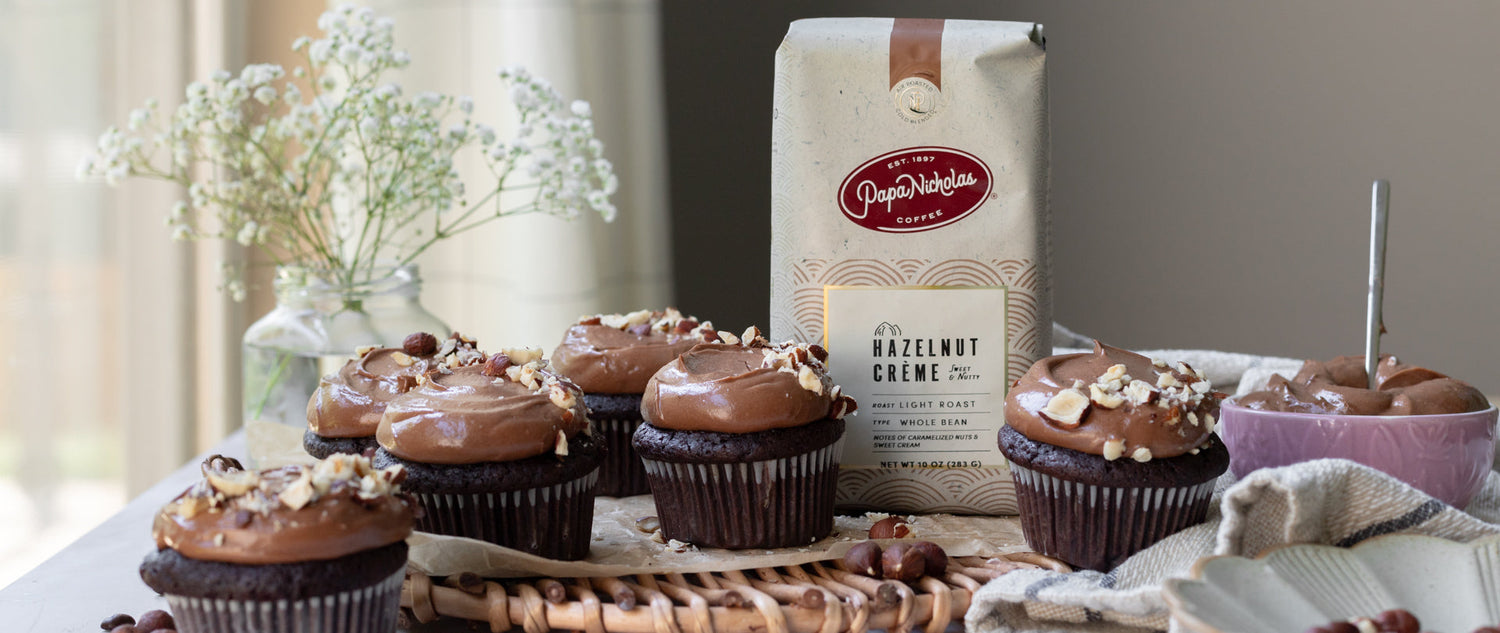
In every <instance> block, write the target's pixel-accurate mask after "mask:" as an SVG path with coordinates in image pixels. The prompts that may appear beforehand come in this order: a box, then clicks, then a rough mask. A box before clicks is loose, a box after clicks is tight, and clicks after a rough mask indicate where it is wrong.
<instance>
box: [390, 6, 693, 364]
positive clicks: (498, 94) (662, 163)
mask: <svg viewBox="0 0 1500 633" xmlns="http://www.w3.org/2000/svg"><path fill="white" fill-rule="evenodd" d="M366 4H368V5H369V6H370V7H372V8H374V9H375V10H376V11H377V12H379V13H380V14H382V15H389V16H391V17H393V18H395V20H396V42H397V45H398V46H403V47H406V48H407V49H408V50H409V51H410V52H411V56H412V60H413V62H412V66H411V68H409V69H408V71H407V72H406V76H405V77H404V78H403V79H402V82H403V88H405V89H406V90H408V91H416V90H436V91H442V92H447V93H452V94H468V95H472V96H473V97H474V101H475V112H474V117H475V120H476V121H487V122H492V123H504V122H509V121H510V120H511V117H512V112H511V111H510V106H509V103H510V100H509V97H508V96H507V95H506V93H505V91H504V88H503V86H502V84H501V83H500V81H499V79H498V78H497V77H496V76H495V71H496V70H497V69H499V68H501V67H505V66H524V67H526V68H527V69H529V70H531V71H532V72H533V73H534V74H536V75H539V76H541V77H545V78H547V79H548V80H550V81H551V82H552V83H553V85H554V86H555V87H556V88H557V89H558V91H559V92H561V93H562V95H563V97H564V98H565V99H586V100H588V101H589V102H590V103H591V105H592V106H593V112H594V121H595V125H596V128H597V131H598V135H599V137H600V139H601V140H603V141H604V144H605V155H606V156H607V157H608V158H610V159H611V160H612V161H613V162H614V165H615V169H616V172H617V174H618V175H619V177H620V190H619V192H618V193H617V194H616V196H615V199H614V202H615V205H616V206H617V207H618V208H619V211H620V212H619V217H618V219H616V220H615V221H614V222H613V223H609V224H606V223H604V222H603V221H601V220H600V219H599V218H598V217H597V216H586V217H582V218H580V219H578V220H575V221H572V222H568V221H564V220H559V219H555V218H550V217H531V216H516V217H510V218H503V219H500V220H498V221H495V222H492V223H490V224H489V225H487V226H485V227H483V228H481V229H477V230H475V231H473V232H471V233H468V234H465V235H461V236H459V237H458V238H456V239H454V240H452V241H451V243H447V244H444V245H441V246H439V247H437V248H435V249H433V251H431V252H430V253H429V254H424V255H423V258H422V260H421V262H420V264H421V266H422V274H423V276H424V277H425V278H426V286H425V288H426V290H425V292H424V294H423V300H424V303H425V305H426V306H427V307H428V309H430V310H432V312H433V313H435V314H437V315H438V316H439V317H441V318H443V319H444V320H445V321H446V322H447V323H448V325H449V326H451V327H453V328H455V329H457V330H458V331H460V332H464V333H466V334H470V335H473V336H475V337H477V338H478V339H479V342H480V344H481V346H484V347H486V348H494V347H499V346H506V347H510V346H520V345H530V346H541V347H544V348H545V349H546V350H547V351H548V353H549V354H550V350H551V348H552V347H553V346H555V345H556V344H557V343H558V341H560V340H561V339H562V334H563V330H565V329H566V327H567V326H568V325H569V324H571V323H572V322H573V320H574V319H576V318H577V317H578V316H579V315H582V314H591V313H595V312H601V311H608V312H616V311H622V312H628V311H631V310H636V309H640V308H645V307H652V306H657V307H659V306H662V305H664V304H665V303H666V302H667V301H668V300H669V299H670V298H671V270H670V264H669V256H670V252H669V249H668V240H669V235H668V230H669V229H668V216H667V182H666V149H665V147H666V139H665V132H664V125H665V122H664V119H663V115H662V112H663V110H664V108H663V96H662V85H661V73H660V44H659V37H658V33H657V30H658V15H657V14H658V10H659V9H658V6H657V2H656V0H571V1H559V0H436V1H423V0H375V1H371V2H367V3H366ZM497 127H498V129H499V131H500V134H501V136H502V137H503V136H505V135H506V132H507V126H506V125H498V126H497ZM460 169H461V170H462V171H463V173H464V174H465V176H466V177H471V178H472V177H482V176H483V175H484V174H486V173H487V172H486V170H485V168H484V167H483V165H481V164H479V162H478V161H477V160H472V159H471V160H470V161H469V162H467V163H466V164H463V165H461V167H460Z"/></svg>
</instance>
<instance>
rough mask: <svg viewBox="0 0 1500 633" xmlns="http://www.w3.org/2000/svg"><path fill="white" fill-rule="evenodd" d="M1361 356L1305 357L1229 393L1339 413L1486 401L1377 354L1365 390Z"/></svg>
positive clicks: (1478, 405) (1463, 406) (1279, 406)
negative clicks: (1250, 387) (1250, 388)
mask: <svg viewBox="0 0 1500 633" xmlns="http://www.w3.org/2000/svg"><path fill="white" fill-rule="evenodd" d="M1368 377H1369V374H1367V373H1366V372H1365V357H1364V356H1339V357H1337V358H1334V359H1333V360H1329V361H1319V360H1308V361H1306V362H1304V363H1302V369H1301V370H1300V371H1298V372H1297V376H1296V377H1295V378H1292V379H1291V380H1287V379H1286V378H1283V377H1281V376H1272V377H1271V380H1270V382H1269V383H1267V385H1266V388H1265V389H1263V390H1261V391H1254V392H1251V393H1247V394H1245V395H1243V396H1240V397H1238V398H1235V402H1236V403H1238V404H1239V405H1240V406H1243V407H1245V408H1248V409H1256V410H1260V411H1288V412H1293V413H1335V414H1340V415H1430V414H1434V413H1467V412H1471V411H1483V410H1485V409H1488V408H1489V407H1490V403H1489V401H1488V400H1487V399H1486V398H1485V397H1484V394H1482V393H1480V392H1479V390H1478V389H1475V388H1474V387H1472V386H1470V385H1469V384H1468V383H1466V382H1463V381H1461V380H1457V379H1454V378H1449V377H1448V376H1445V375H1443V374H1440V373H1438V372H1435V371H1433V370H1431V369H1427V368H1424V367H1418V366H1416V365H1411V364H1407V363H1403V362H1401V360H1400V359H1398V358H1396V357H1395V356H1391V355H1388V354H1382V355H1381V357H1380V363H1379V364H1377V365H1376V366H1375V380H1376V387H1375V389H1369V388H1368V385H1369V382H1368Z"/></svg>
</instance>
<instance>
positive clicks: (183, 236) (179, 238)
mask: <svg viewBox="0 0 1500 633" xmlns="http://www.w3.org/2000/svg"><path fill="white" fill-rule="evenodd" d="M190 239H193V230H192V229H190V228H188V226H187V225H186V224H179V225H177V226H174V227H172V241H174V242H186V241H188V240H190Z"/></svg>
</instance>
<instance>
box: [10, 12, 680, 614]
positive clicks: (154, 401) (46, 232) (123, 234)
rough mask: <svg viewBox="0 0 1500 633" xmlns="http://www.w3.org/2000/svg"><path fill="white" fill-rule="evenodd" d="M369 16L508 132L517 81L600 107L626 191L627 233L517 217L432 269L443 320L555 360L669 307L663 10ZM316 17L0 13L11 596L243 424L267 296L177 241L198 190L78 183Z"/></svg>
mask: <svg viewBox="0 0 1500 633" xmlns="http://www.w3.org/2000/svg"><path fill="white" fill-rule="evenodd" d="M330 4H332V3H330ZM370 4H371V6H373V7H374V8H376V9H377V11H379V12H381V13H383V14H386V15H390V16H392V17H394V18H395V19H396V20H397V26H396V37H397V43H398V45H399V46H402V47H405V48H407V49H409V50H410V51H411V53H412V57H413V59H414V60H415V63H414V64H413V67H412V68H411V69H410V71H409V72H407V73H406V75H407V76H406V77H405V78H404V79H403V82H404V83H405V87H406V88H407V89H408V90H409V91H416V90H442V91H445V92H451V93H456V94H471V95H473V96H474V97H475V101H476V104H477V105H478V108H477V111H476V118H482V119H484V120H488V121H491V122H496V123H501V122H503V121H506V120H508V118H509V117H510V116H511V113H510V111H509V106H508V104H509V100H508V98H507V97H506V95H505V94H504V93H503V91H502V88H501V85H500V83H499V80H498V79H497V78H496V77H495V74H494V71H495V70H496V69H497V68H499V67H501V66H509V65H524V66H526V67H528V68H530V69H531V70H533V71H534V72H536V73H537V74H539V75H542V76H544V77H547V78H549V79H550V80H552V81H553V82H554V83H555V84H556V85H557V87H558V89H559V90H560V91H561V92H562V93H563V95H564V96H565V97H567V98H582V99H588V100H589V101H591V102H592V104H593V110H594V113H595V119H596V124H597V128H598V133H599V136H600V137H601V138H602V139H603V140H604V142H605V143H606V146H607V149H606V153H607V155H608V156H609V157H610V158H611V159H612V160H613V161H614V162H615V164H616V168H617V170H618V174H619V176H620V179H621V187H620V191H619V193H618V194H617V196H616V198H615V203H616V205H617V206H618V208H619V209H620V214H619V216H620V217H619V220H617V221H616V222H615V223H613V224H605V223H604V222H602V221H601V220H599V218H597V217H585V218H582V219H580V220H578V221H574V222H565V221H562V220H557V219H553V218H545V217H524V216H523V217H515V218H507V219H502V220H500V221H498V222H495V223H493V224H491V225H489V226H486V227H484V228H482V229H480V230H476V231H473V232H471V233H469V234H465V235H463V236H461V237H459V238H457V239H454V240H452V241H451V243H448V244H444V245H443V246H442V247H441V248H438V249H434V252H431V253H430V254H428V255H424V258H423V259H422V261H421V266H422V270H423V273H424V276H425V277H426V280H427V281H426V288H427V290H426V292H425V296H424V300H425V303H426V305H427V307H428V308H429V309H431V310H432V311H433V312H434V313H436V314H438V315H440V316H441V317H442V318H443V319H444V320H445V321H447V322H448V323H449V324H450V325H451V326H453V327H455V328H458V329H459V330H460V331H463V332H466V333H469V334H471V335H475V336H477V337H479V338H480V341H481V343H483V344H484V345H485V346H487V347H498V346H501V345H504V346H511V345H540V346H544V347H547V348H549V349H550V348H551V347H552V346H553V345H555V344H556V342H557V341H558V340H559V339H560V338H561V336H562V332H563V329H564V328H565V326H566V325H567V324H568V323H570V322H571V321H572V319H574V318H575V317H577V316H578V315H580V314H584V313H591V312H597V311H605V310H608V311H628V310H633V309H637V308H640V307H648V306H660V305H663V304H664V303H665V302H666V301H667V300H668V299H669V297H670V287H669V284H670V277H671V276H670V270H669V268H668V249H667V245H668V244H667V240H668V235H667V230H668V229H667V221H666V182H665V172H666V170H665V158H664V151H665V150H664V146H665V142H664V138H663V136H664V134H663V121H662V114H661V113H662V96H661V79H660V74H659V60H658V37H657V32H656V30H657V11H658V8H657V4H656V2H655V0H577V1H571V2H561V1H551V0H529V1H505V0H488V1H481V0H446V1H444V0H438V1H432V2H423V1H418V0H384V1H376V2H371V3H370ZM322 8H324V7H323V4H322V3H316V2H306V1H305V0H256V1H254V2H251V1H250V0H112V1H100V0H0V24H4V25H6V28H5V29H0V503H3V504H4V505H5V507H6V508H8V509H9V510H8V514H7V516H8V519H7V520H6V521H4V522H0V584H6V583H8V582H9V581H10V580H12V579H14V578H15V577H17V576H18V575H19V574H20V573H22V572H24V571H25V570H26V569H27V568H29V567H31V566H33V565H35V564H36V563H38V562H40V561H41V560H43V559H44V558H45V557H46V556H48V555H49V554H50V553H51V552H52V551H55V550H56V549H57V548H60V547H62V546H63V545H65V544H66V543H67V541H69V540H71V539H72V538H73V537H75V536H77V535H79V534H81V533H82V532H83V531H84V530H86V529H88V528H89V527H91V526H92V525H93V524H95V523H97V522H98V521H99V520H101V519H102V518H104V517H105V516H108V515H109V514H110V513H112V512H113V511H114V510H115V509H117V508H118V507H119V506H120V505H121V504H123V503H124V502H125V500H126V499H128V498H129V497H130V496H131V495H134V494H135V493H137V492H139V491H140V490H143V489H144V488H145V487H147V486H149V485H150V484H151V483H153V482H155V481H157V480H158V479H160V478H161V477H162V476H163V475H164V474H165V473H167V472H169V471H170V470H172V469H173V468H176V467H177V466H179V465H181V464H182V463H184V461H186V460H187V459H188V458H189V457H191V456H192V455H193V454H195V453H197V452H199V451H202V450H204V449H206V448H208V447H210V446H212V445H213V444H215V443H216V442H218V441H219V440H220V439H222V438H223V436H224V435H225V434H226V433H228V432H230V431H232V430H233V429H234V428H237V427H238V426H239V423H240V420H239V401H238V400H239V380H240V376H239V363H240V360H239V337H240V335H241V333H242V332H243V330H244V327H245V326H246V324H248V323H249V322H250V321H252V320H253V319H254V318H256V317H258V316H260V315H261V314H262V313H264V312H265V311H266V310H267V309H269V307H270V305H269V293H268V292H267V290H268V289H267V288H266V287H265V286H264V285H263V286H262V287H261V289H260V292H258V293H252V299H251V300H250V301H248V302H245V303H235V302H233V301H230V300H229V299H228V298H227V297H226V296H225V295H224V294H223V293H221V292H219V291H218V288H217V287H218V285H219V283H220V273H219V265H220V263H221V262H225V261H242V260H243V259H244V258H245V257H246V254H245V253H243V252H241V251H240V250H239V249H238V248H237V247H235V246H233V245H225V244H219V243H207V242H205V243H194V244H179V243H174V242H171V241H170V240H169V236H168V233H167V230H166V228H165V227H164V225H163V219H164V218H165V216H166V214H167V212H168V210H169V209H170V208H171V205H172V203H173V202H175V201H176V200H179V199H182V197H183V192H181V191H179V190H176V189H175V188H173V187H169V186H165V185H162V184H160V183H155V182H145V181H135V180H129V181H126V182H125V183H124V184H123V185H121V186H120V187H116V188H110V187H106V186H105V185H104V184H103V183H98V182H79V181H78V180H76V178H75V175H74V174H75V168H76V166H77V164H78V161H79V159H80V158H81V157H82V156H83V154H84V153H85V152H86V150H88V149H89V148H91V147H92V146H93V145H94V143H95V140H96V139H97V137H98V135H99V134H100V133H101V132H102V131H103V130H104V129H105V128H107V127H108V126H110V125H123V124H124V122H125V121H126V119H127V117H128V113H129V111H130V109H131V108H134V107H138V106H140V105H141V104H142V103H143V102H144V101H145V100H146V99H147V98H157V99H159V100H160V101H161V104H162V109H163V111H170V109H171V108H174V107H175V106H176V104H177V103H178V102H179V101H180V100H181V98H182V95H183V90H184V87H185V86H186V85H187V84H188V82H190V81H192V80H195V79H203V78H206V77H207V76H208V74H209V73H210V72H212V71H213V70H215V69H218V68H226V69H232V70H238V69H239V68H240V67H242V66H243V65H244V64H246V63H248V62H264V61H271V62H277V63H287V62H288V61H289V59H290V54H289V46H290V43H291V41H292V39H293V38H294V37H295V36H297V35H303V34H307V35H315V29H316V26H315V21H316V17H317V14H318V13H319V12H320V10H321V9H322ZM498 127H500V128H501V130H502V134H503V133H504V125H500V126H498ZM463 169H464V170H465V171H466V175H470V176H479V175H481V174H480V172H481V171H482V170H483V168H482V166H480V165H478V164H477V161H476V163H475V164H468V165H464V166H463ZM250 263H251V264H252V265H253V264H254V261H253V260H252V261H251V262H250ZM262 272H264V271H262ZM262 278H264V277H262ZM142 529H145V528H144V527H143V528H142Z"/></svg>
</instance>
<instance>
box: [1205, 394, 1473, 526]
mask: <svg viewBox="0 0 1500 633" xmlns="http://www.w3.org/2000/svg"><path fill="white" fill-rule="evenodd" d="M1221 411H1222V413H1221V414H1220V418H1221V421H1220V425H1219V436H1220V437H1222V438H1223V439H1224V445H1225V446H1227V447H1228V448H1229V459H1230V461H1229V470H1230V472H1233V473H1234V476H1235V477H1244V476H1245V475H1247V474H1249V473H1250V472H1251V471H1253V470H1256V469H1259V468H1273V467H1276V466H1287V465H1290V464H1296V463H1298V462H1305V461H1309V460H1314V459H1320V458H1324V457H1338V458H1343V459H1349V460H1353V461H1356V462H1359V463H1361V464H1364V465H1366V466H1369V467H1371V468H1375V469H1377V470H1380V471H1383V472H1385V473H1387V474H1389V475H1391V476H1392V477H1395V478H1397V479H1400V480H1401V481H1404V482H1406V483H1408V484H1411V485H1412V486H1413V487H1415V488H1417V489H1419V490H1421V491H1423V492H1426V493H1427V494H1430V495H1432V496H1434V497H1436V498H1438V499H1439V500H1442V501H1443V502H1445V503H1448V504H1450V505H1452V506H1454V507H1457V508H1463V507H1465V506H1467V505H1468V504H1469V500H1470V499H1472V498H1473V497H1474V494H1475V493H1477V492H1479V489H1480V488H1482V487H1483V486H1484V479H1485V476H1486V475H1487V474H1488V473H1489V471H1490V467H1491V466H1493V465H1494V462H1495V419H1496V409H1495V407H1490V408H1488V409H1485V410H1484V411H1476V412H1473V413H1448V414H1441V415H1334V414H1318V413H1286V412H1281V411H1259V410H1255V409H1247V408H1245V407H1242V406H1239V405H1238V404H1236V403H1235V401H1234V400H1233V399H1230V400H1226V401H1225V402H1224V405H1223V407H1222V408H1221Z"/></svg>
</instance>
